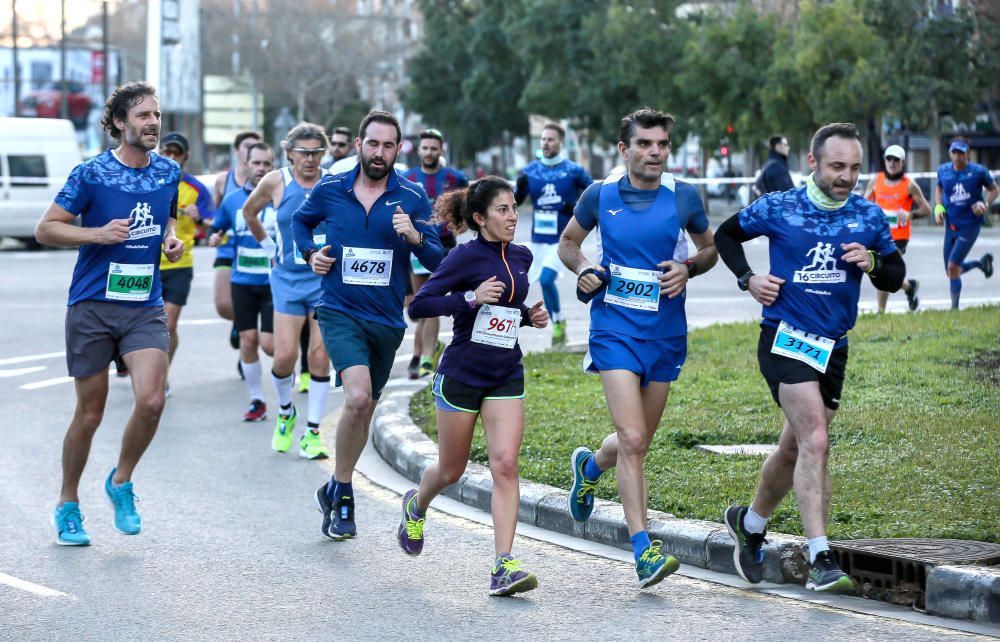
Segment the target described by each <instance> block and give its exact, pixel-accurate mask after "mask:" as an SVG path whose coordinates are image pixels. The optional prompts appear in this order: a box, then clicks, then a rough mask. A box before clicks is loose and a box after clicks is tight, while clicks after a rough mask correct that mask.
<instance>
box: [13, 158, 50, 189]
mask: <svg viewBox="0 0 1000 642" xmlns="http://www.w3.org/2000/svg"><path fill="white" fill-rule="evenodd" d="M7 164H8V165H9V166H10V186H11V187H45V186H46V185H48V183H49V181H48V172H46V171H45V157H44V156H41V155H38V156H35V155H31V156H27V155H25V156H15V155H13V154H11V155H10V156H8V157H7Z"/></svg>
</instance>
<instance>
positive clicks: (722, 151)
mask: <svg viewBox="0 0 1000 642" xmlns="http://www.w3.org/2000/svg"><path fill="white" fill-rule="evenodd" d="M719 153H720V154H722V157H723V158H725V157H726V156H729V147H727V146H725V145H723V146H722V147H720V148H719Z"/></svg>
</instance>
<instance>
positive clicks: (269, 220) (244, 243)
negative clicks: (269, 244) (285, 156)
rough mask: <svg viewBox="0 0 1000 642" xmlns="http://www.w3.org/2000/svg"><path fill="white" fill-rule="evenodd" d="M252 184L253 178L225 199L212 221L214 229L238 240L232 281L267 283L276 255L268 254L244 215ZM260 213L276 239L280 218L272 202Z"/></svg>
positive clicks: (267, 228)
mask: <svg viewBox="0 0 1000 642" xmlns="http://www.w3.org/2000/svg"><path fill="white" fill-rule="evenodd" d="M248 187H250V183H249V181H248V182H247V184H246V185H244V186H243V187H241V188H240V190H239V191H238V192H233V193H231V194H230V195H229V196H227V197H225V198H224V199H222V205H221V206H220V207H219V210H218V211H217V212H216V214H215V220H214V221H212V232H213V233H214V232H218V231H225V232H226V234H227V235H228V236H229V237H231V238H235V239H236V240H235V243H236V255H235V258H234V259H233V274H232V276H231V277H230V282H232V283H236V284H238V285H267V284H268V283H269V282H270V275H271V260H272V259H273V258H274V256H268V255H267V253H266V252H265V250H264V248H262V247H261V246H260V243H258V242H257V239H255V238H254V237H253V233H252V232H250V228H249V227H247V221H246V219H245V218H243V204H244V203H246V202H247V199H248V198H250V192H248V191H247V189H246V188H248ZM257 216H258V218H260V222H261V224H262V225H263V226H264V230H265V231H266V232H267V235H268V236H270V237H271V239H272V240H274V238H275V237H276V236H277V233H278V223H277V218H278V217H277V214H276V213H275V211H274V207H272V206H271V205H268V206H267V207H265V208H264V209H263V210H261V211H260V214H258V215H257Z"/></svg>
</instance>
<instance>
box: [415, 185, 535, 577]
mask: <svg viewBox="0 0 1000 642" xmlns="http://www.w3.org/2000/svg"><path fill="white" fill-rule="evenodd" d="M436 216H437V217H438V219H439V220H442V219H443V220H444V221H447V223H448V225H450V226H451V227H452V229H453V230H454V231H455V233H459V232H461V231H463V230H464V229H471V230H472V231H473V232H477V234H478V235H477V236H476V238H475V239H473V240H472V241H469V242H468V243H464V244H462V245H461V246H459V247H458V248H456V249H455V251H454V252H452V254H451V258H448V259H446V260H445V261H443V262H442V263H441V265H440V266H438V269H437V270H435V272H434V274H433V276H431V278H430V279H429V280H428V281H427V283H426V284H425V285H424V286H423V287H422V288H420V290H419V291H418V292H417V295H416V297H415V298H414V299H413V303H411V304H410V308H409V311H410V317H411V318H427V317H428V316H430V315H434V316H443V315H449V316H452V317H454V319H455V335H454V338H453V339H452V341H451V343H450V344H449V346H448V347H447V349H445V351H444V355H443V356H442V358H441V365H440V367H439V368H438V372H437V374H435V375H434V388H433V389H434V397H435V399H434V400H435V403H436V404H437V423H438V461H437V463H435V464H431V465H430V466H428V467H427V469H426V470H425V471H424V474H423V476H422V477H421V478H420V489H419V493H418V491H417V489H412V490H410V491H408V492H407V493H406V494H405V495H404V496H403V519H402V521H401V522H400V524H399V531H398V539H399V546H400V548H402V549H403V552H404V553H406V554H408V555H419V554H420V552H421V551H422V550H423V547H424V536H423V531H424V519H425V515H426V514H427V508H428V507H429V506H430V504H431V501H432V500H433V499H434V498H435V497H437V496H438V494H440V493H441V491H442V490H444V489H445V488H446V487H447V486H449V485H451V484H454V483H455V482H457V481H458V480H459V479H460V478H461V477H462V473H464V472H465V467H466V464H467V463H468V461H469V450H470V448H471V446H472V434H473V431H474V430H475V427H476V419H477V418H479V417H482V420H483V429H484V431H485V433H486V442H487V451H488V453H489V460H490V474H491V475H492V476H493V538H494V548H495V552H496V559H495V561H494V563H493V570H492V573H491V575H490V595H512V594H514V593H521V592H524V591H530V590H531V589H533V588H535V587H536V586H537V585H538V580H537V579H536V578H535V576H534V575H533V574H531V573H529V572H527V571H525V570H523V569H522V568H521V561H520V560H518V559H516V558H515V557H514V556H513V555H511V547H512V545H513V543H514V530H515V528H516V526H517V511H518V504H519V502H520V499H519V498H520V491H519V479H518V463H517V458H518V451H519V450H520V448H521V440H522V438H523V437H524V368H523V367H522V366H521V347H520V345H518V342H517V337H518V328H519V327H520V326H531V327H536V328H544V327H545V326H546V325H547V324H548V314H547V313H546V312H545V310H543V309H542V302H541V301H539V302H538V303H536V304H535V305H534V307H532V308H531V309H528V307H527V306H526V305H525V304H524V300H525V298H527V296H528V276H527V272H528V270H529V269H530V268H531V252H530V251H529V250H528V249H527V248H526V247H524V246H521V245H515V244H513V240H514V229H515V227H516V226H517V205H515V204H514V194H513V192H512V191H511V189H510V185H509V183H507V181H506V180H504V179H502V178H499V177H497V176H487V177H486V178H483V179H480V180H477V181H476V182H474V183H473V184H472V185H470V186H468V187H466V188H462V189H459V190H458V191H454V192H450V193H449V194H447V195H443V196H441V197H440V198H439V199H438V202H437V205H436ZM515 274H516V275H518V276H514V275H515Z"/></svg>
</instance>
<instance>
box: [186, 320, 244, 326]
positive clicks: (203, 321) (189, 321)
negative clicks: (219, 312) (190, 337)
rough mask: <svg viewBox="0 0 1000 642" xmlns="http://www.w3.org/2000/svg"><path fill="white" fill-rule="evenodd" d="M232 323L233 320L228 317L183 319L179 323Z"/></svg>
mask: <svg viewBox="0 0 1000 642" xmlns="http://www.w3.org/2000/svg"><path fill="white" fill-rule="evenodd" d="M223 323H226V324H230V323H232V321H228V320H226V319H181V320H180V321H178V322H177V325H221V324H223Z"/></svg>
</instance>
